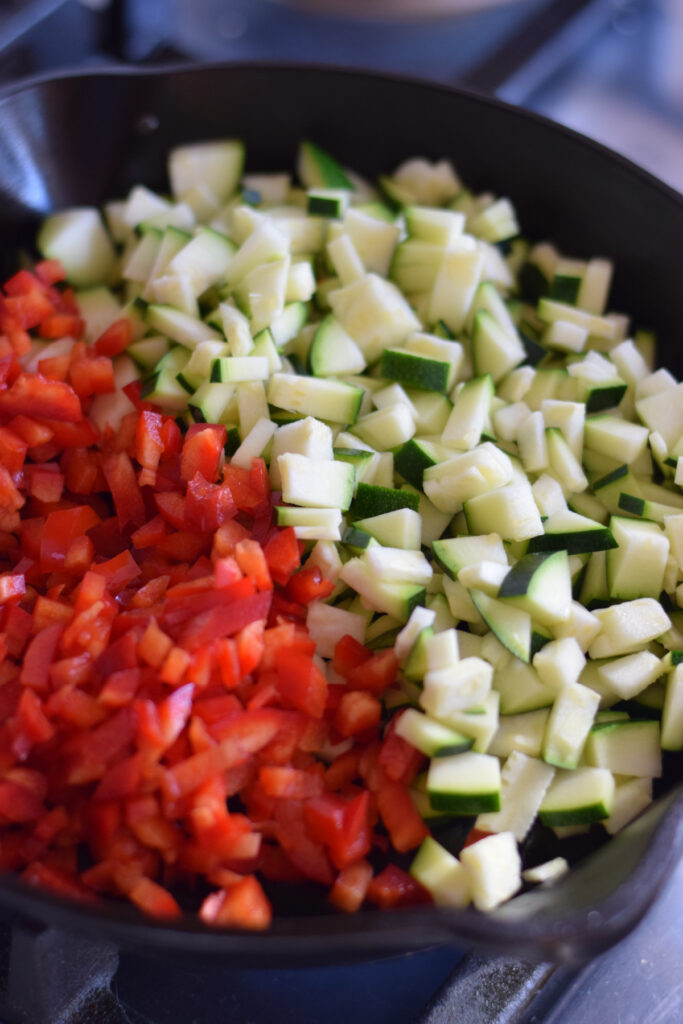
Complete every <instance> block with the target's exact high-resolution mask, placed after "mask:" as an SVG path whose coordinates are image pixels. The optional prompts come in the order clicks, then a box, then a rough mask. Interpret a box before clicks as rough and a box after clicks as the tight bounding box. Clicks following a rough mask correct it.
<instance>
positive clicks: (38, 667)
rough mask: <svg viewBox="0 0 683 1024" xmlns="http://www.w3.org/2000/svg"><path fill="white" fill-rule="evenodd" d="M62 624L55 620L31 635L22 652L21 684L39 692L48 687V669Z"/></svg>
mask: <svg viewBox="0 0 683 1024" xmlns="http://www.w3.org/2000/svg"><path fill="white" fill-rule="evenodd" d="M63 632H64V626H63V624H62V623H61V622H56V623H54V624H53V625H51V626H47V627H46V628H45V629H43V630H41V631H40V633H37V634H36V636H34V637H33V639H32V640H31V642H30V644H29V645H28V648H27V649H26V653H25V654H24V658H23V662H22V666H21V674H20V676H19V680H20V682H21V684H22V686H30V687H31V689H33V690H38V691H39V692H40V693H47V691H48V689H49V671H50V665H51V664H52V662H53V660H54V656H55V652H56V650H57V647H58V644H59V641H60V639H61V636H62V633H63Z"/></svg>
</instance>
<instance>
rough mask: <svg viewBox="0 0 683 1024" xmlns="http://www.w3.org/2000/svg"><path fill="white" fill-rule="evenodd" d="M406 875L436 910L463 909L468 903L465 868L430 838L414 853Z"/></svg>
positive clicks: (467, 884)
mask: <svg viewBox="0 0 683 1024" xmlns="http://www.w3.org/2000/svg"><path fill="white" fill-rule="evenodd" d="M410 874H411V875H412V876H413V878H414V879H416V881H418V882H419V883H420V885H423V886H424V887H425V889H427V891H428V892H429V893H430V894H431V897H432V899H433V900H434V903H435V904H436V906H437V907H466V906H467V904H468V903H469V902H470V886H469V880H468V877H467V872H466V871H465V868H464V867H463V866H462V864H461V863H460V861H459V860H458V858H457V857H454V856H453V854H452V853H449V852H448V850H446V849H444V847H443V846H441V845H440V843H437V841H436V840H435V839H432V837H431V836H427V838H426V839H425V840H424V842H423V843H422V846H421V847H420V849H419V850H418V851H417V853H416V854H415V857H414V859H413V862H412V864H411V865H410Z"/></svg>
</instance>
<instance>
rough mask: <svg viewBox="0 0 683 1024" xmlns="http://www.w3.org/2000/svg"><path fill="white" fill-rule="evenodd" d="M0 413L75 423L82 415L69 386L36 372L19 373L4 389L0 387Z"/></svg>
mask: <svg viewBox="0 0 683 1024" xmlns="http://www.w3.org/2000/svg"><path fill="white" fill-rule="evenodd" d="M0 413H2V414H4V415H5V416H31V417H37V418H38V419H49V420H59V421H65V422H67V423H76V422H77V421H78V420H80V419H81V418H82V416H83V412H82V410H81V403H80V400H79V398H78V395H77V394H76V392H75V391H74V389H73V388H72V387H70V386H69V385H68V384H64V383H62V382H61V381H57V380H48V379H47V377H41V375H40V374H39V373H36V374H29V373H21V374H19V376H18V377H17V379H16V380H15V381H14V383H13V384H12V385H11V387H9V388H7V390H6V391H0Z"/></svg>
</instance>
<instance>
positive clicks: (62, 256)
mask: <svg viewBox="0 0 683 1024" xmlns="http://www.w3.org/2000/svg"><path fill="white" fill-rule="evenodd" d="M36 245H37V246H38V249H39V250H40V252H41V253H42V255H43V256H44V257H45V258H46V259H52V260H59V261H60V263H61V264H62V266H63V267H64V269H65V270H66V273H67V277H68V279H69V281H71V283H72V284H74V285H76V286H77V287H80V288H87V287H89V286H91V285H96V284H106V283H107V282H108V281H109V278H110V277H111V275H112V272H113V270H114V264H115V259H116V253H115V251H114V246H113V245H112V243H111V241H110V239H109V235H108V234H107V230H106V228H105V226H104V224H103V223H102V219H101V217H100V214H99V211H98V210H96V209H94V208H92V207H87V206H83V207H79V208H76V209H72V210H63V211H62V212H60V213H54V214H52V215H51V216H49V217H46V219H45V220H44V221H43V226H42V227H41V229H40V232H39V234H38V238H37V240H36ZM681 432H682V433H683V431H681Z"/></svg>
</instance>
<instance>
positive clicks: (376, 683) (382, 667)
mask: <svg viewBox="0 0 683 1024" xmlns="http://www.w3.org/2000/svg"><path fill="white" fill-rule="evenodd" d="M397 673H398V659H397V657H396V655H395V653H394V650H393V648H391V647H388V648H387V649H386V650H384V651H377V652H376V653H375V654H373V655H372V656H371V657H370V658H368V659H367V661H364V662H362V664H360V665H358V666H357V667H356V668H353V669H351V670H350V671H349V672H348V673H347V675H346V679H347V682H348V684H349V687H350V688H351V689H353V690H368V691H369V692H370V693H373V694H375V696H378V695H379V694H381V693H384V691H385V690H386V689H387V687H389V686H391V684H392V683H394V682H395V681H396V675H397Z"/></svg>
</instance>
